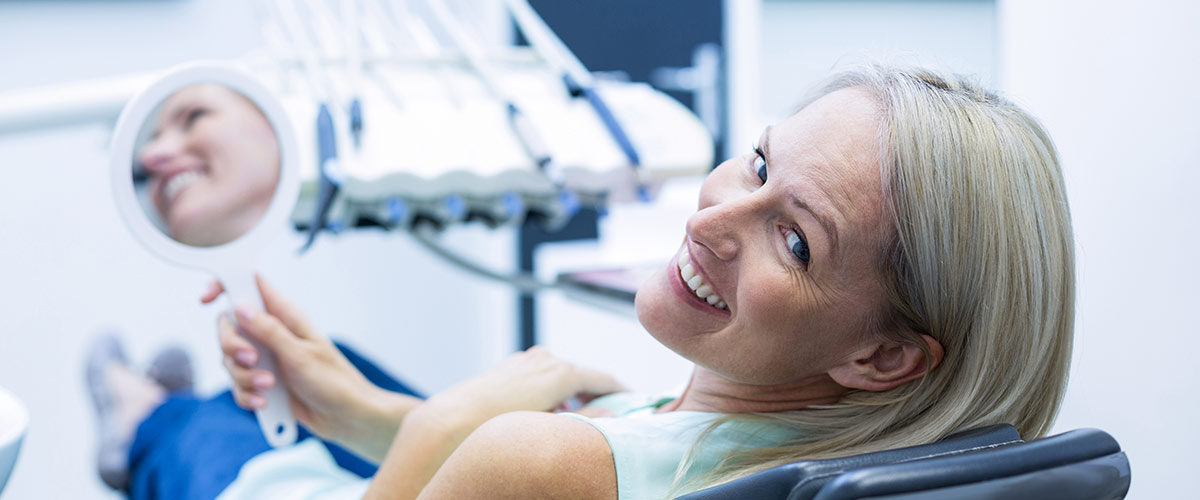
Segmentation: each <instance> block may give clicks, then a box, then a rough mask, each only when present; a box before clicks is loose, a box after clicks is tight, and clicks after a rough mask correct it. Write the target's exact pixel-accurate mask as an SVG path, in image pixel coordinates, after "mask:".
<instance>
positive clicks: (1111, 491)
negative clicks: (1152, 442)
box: [814, 429, 1130, 500]
mask: <svg viewBox="0 0 1200 500" xmlns="http://www.w3.org/2000/svg"><path fill="white" fill-rule="evenodd" d="M1129 482H1130V471H1129V461H1128V459H1127V458H1126V456H1125V454H1124V453H1122V452H1121V447H1120V445H1118V444H1117V441H1116V440H1114V439H1113V438H1112V436H1109V435H1108V434H1107V433H1105V432H1103V431H1099V430H1096V429H1081V430H1075V431H1070V432H1066V433H1063V434H1059V435H1057V436H1052V437H1048V438H1045V439H1040V440H1037V441H1031V442H1027V443H1018V444H1012V445H1008V446H1002V447H998V448H993V449H987V450H979V451H973V452H968V453H962V454H956V455H948V456H944V457H937V458H930V459H926V460H920V461H915V462H905V463H894V464H888V465H878V466H872V467H867V468H862V469H858V470H854V471H850V472H847V473H845V474H842V475H840V476H838V477H837V478H836V479H834V480H832V481H829V482H828V484H827V485H825V487H824V488H822V489H821V491H820V493H819V494H817V496H816V497H815V499H814V500H850V499H867V498H870V499H875V500H883V499H888V500H901V499H903V500H916V499H922V500H925V499H952V498H954V499H958V498H971V499H1002V498H1003V499H1018V500H1041V499H1068V500H1069V499H1089V500H1091V499H1121V498H1125V493H1126V492H1128V491H1129Z"/></svg>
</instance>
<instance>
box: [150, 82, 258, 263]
mask: <svg viewBox="0 0 1200 500" xmlns="http://www.w3.org/2000/svg"><path fill="white" fill-rule="evenodd" d="M138 160H139V161H140V162H141V164H142V167H143V168H144V169H145V171H146V173H147V175H148V176H149V179H150V181H149V182H150V184H149V189H150V193H151V196H152V197H153V201H154V206H155V208H156V209H157V210H158V213H159V215H161V216H162V219H163V221H165V222H166V225H167V230H168V231H169V232H170V234H171V237H172V238H174V239H176V240H178V241H180V242H183V243H185V244H188V245H194V246H214V245H221V244H224V243H228V242H230V241H233V240H234V239H236V238H237V237H239V236H241V235H243V234H245V233H246V232H247V231H249V230H250V228H252V227H254V225H255V224H256V223H257V222H258V221H259V219H261V218H262V216H263V215H264V214H265V213H266V211H267V207H268V206H270V203H271V197H272V195H273V194H274V193H275V186H276V184H277V183H278V181H279V144H278V141H277V140H276V137H275V131H274V129H273V128H272V127H271V124H270V123H269V122H268V121H267V119H266V117H265V116H264V115H263V114H262V112H261V111H260V110H259V109H258V107H257V106H255V105H254V104H253V103H251V102H250V100H248V99H247V98H245V97H244V96H242V95H241V94H238V93H237V92H234V91H232V90H230V89H228V88H226V87H223V86H221V85H216V84H207V85H194V86H191V87H187V88H185V89H183V90H180V91H179V92H176V93H175V94H173V95H172V96H171V97H169V98H168V99H167V100H166V102H164V103H163V106H162V111H161V114H160V115H159V117H158V123H157V125H156V127H155V132H154V134H153V136H152V137H151V139H150V141H149V142H147V143H146V144H145V146H143V147H142V149H141V151H140V152H139V154H138Z"/></svg>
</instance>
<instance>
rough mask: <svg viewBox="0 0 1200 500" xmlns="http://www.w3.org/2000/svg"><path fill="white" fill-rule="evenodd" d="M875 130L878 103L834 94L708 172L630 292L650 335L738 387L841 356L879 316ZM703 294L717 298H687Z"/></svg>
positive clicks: (799, 374) (804, 371)
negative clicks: (673, 236) (651, 270)
mask: <svg viewBox="0 0 1200 500" xmlns="http://www.w3.org/2000/svg"><path fill="white" fill-rule="evenodd" d="M878 130H879V114H878V110H877V108H876V106H875V105H874V102H873V101H872V100H871V99H870V98H868V97H867V96H866V95H865V94H864V93H862V92H860V91H858V90H855V89H849V90H841V91H837V92H834V93H832V94H829V95H827V96H825V97H822V98H821V99H818V100H817V101H815V102H813V103H812V104H810V105H808V106H807V107H805V108H804V109H803V110H801V111H800V112H799V113H797V114H796V115H795V116H793V117H791V118H789V119H788V120H786V121H784V122H783V123H780V124H778V125H776V126H774V127H772V128H769V129H768V130H767V131H766V132H765V133H764V134H763V136H762V138H761V139H760V140H759V143H758V148H757V149H758V152H756V153H753V154H749V155H746V156H742V157H738V158H733V159H730V160H728V161H726V162H724V163H722V164H721V165H720V166H718V167H717V168H716V169H715V170H714V171H713V172H712V173H711V174H709V176H708V178H707V179H706V180H705V182H704V185H703V187H702V188H701V190H700V206H699V210H698V211H697V212H696V213H695V214H693V215H692V216H691V217H690V218H689V219H688V222H687V238H686V239H685V241H684V244H683V246H682V249H681V250H680V254H679V255H677V256H676V260H674V261H672V262H671V263H670V264H669V265H668V266H667V267H666V268H665V269H663V270H661V271H659V272H658V273H656V274H655V276H654V277H653V278H651V279H650V280H649V281H648V282H647V283H646V284H645V285H644V286H643V287H642V289H641V290H639V291H638V295H637V311H638V318H639V319H640V320H641V322H642V323H643V325H645V326H646V328H647V330H648V331H649V332H650V333H651V334H652V335H654V336H655V338H657V339H658V340H659V341H660V342H662V343H663V344H665V345H666V346H668V347H670V348H671V349H673V350H675V351H676V352H678V353H680V354H681V355H683V356H684V357H686V358H688V359H690V360H692V361H693V362H695V363H697V364H698V365H700V366H702V367H705V368H707V369H709V370H712V371H714V372H717V373H720V374H722V375H724V376H725V377H727V378H729V379H731V380H734V381H737V382H742V383H748V384H755V385H767V384H779V383H786V382H791V381H796V380H800V379H804V378H806V377H811V376H815V375H820V374H822V373H824V372H826V371H827V370H829V369H830V368H832V367H834V366H836V365H838V364H841V363H845V362H846V361H848V359H847V358H848V357H849V356H851V355H852V352H853V351H855V350H856V349H859V348H861V347H862V346H864V345H866V343H868V342H869V341H870V339H869V336H868V335H867V332H868V325H870V324H871V322H872V319H873V318H874V317H875V313H877V312H879V311H883V310H884V308H885V307H887V305H886V304H887V300H886V296H885V293H884V289H883V286H882V284H881V281H882V272H881V270H880V265H879V263H880V259H881V258H882V252H881V250H882V248H883V245H884V242H885V235H886V234H888V233H886V232H885V231H887V230H885V228H886V227H887V226H885V225H884V224H883V221H884V219H883V214H884V212H883V210H882V207H883V195H882V184H881V182H882V181H881V177H880V171H879V161H878V146H877V144H878V141H877V138H878V135H877V134H878ZM760 153H761V154H760ZM681 267H686V268H688V269H682V270H681ZM681 274H682V276H681ZM685 277H687V278H688V280H689V281H690V283H688V282H685ZM705 287H707V288H705ZM694 290H696V291H694ZM709 294H715V296H716V297H719V299H713V300H706V299H700V298H699V297H697V295H709ZM709 302H715V305H710V303H709ZM722 306H723V307H722Z"/></svg>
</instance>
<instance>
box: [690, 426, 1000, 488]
mask: <svg viewBox="0 0 1200 500" xmlns="http://www.w3.org/2000/svg"><path fill="white" fill-rule="evenodd" d="M1019 442H1021V436H1020V434H1019V433H1017V430H1016V429H1015V428H1014V427H1013V426H1011V425H1008V424H997V425H990V426H987V427H980V428H978V429H972V430H968V431H963V432H960V433H957V434H953V435H951V436H948V437H946V438H945V439H943V440H941V441H938V442H936V443H930V444H925V445H920V446H910V447H906V448H897V449H894V450H885V451H880V452H875V453H866V454H862V455H855V456H850V457H843V458H833V459H826V460H807V461H803V462H796V463H792V464H788V465H782V466H779V467H775V468H773V469H769V470H765V471H762V472H759V473H757V474H754V475H751V476H748V477H744V478H741V479H738V480H735V481H730V482H728V483H725V484H721V485H717V486H714V487H712V488H708V489H704V490H701V491H697V492H694V493H690V494H688V495H684V496H682V497H679V498H678V499H677V500H741V499H747V498H754V499H778V500H783V499H785V498H786V499H788V500H808V499H811V498H813V497H814V496H815V495H816V494H817V492H819V491H820V490H821V488H822V487H823V486H825V484H826V483H828V482H829V481H830V480H832V479H833V478H835V477H837V476H838V475H839V474H842V473H844V472H846V471H850V470H854V469H860V468H863V467H870V466H874V465H883V464H891V463H897V462H906V461H911V460H921V459H927V458H933V457H941V456H947V455H954V454H961V453H966V452H969V451H976V450H982V449H989V448H994V447H997V446H1003V445H1008V444H1013V443H1019Z"/></svg>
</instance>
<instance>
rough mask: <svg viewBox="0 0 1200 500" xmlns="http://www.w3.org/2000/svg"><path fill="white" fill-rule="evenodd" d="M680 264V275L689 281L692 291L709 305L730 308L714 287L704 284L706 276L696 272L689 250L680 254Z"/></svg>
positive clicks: (686, 281)
mask: <svg viewBox="0 0 1200 500" xmlns="http://www.w3.org/2000/svg"><path fill="white" fill-rule="evenodd" d="M678 264H679V277H681V278H683V281H684V282H685V283H687V286H688V288H691V289H692V292H693V293H695V294H696V296H697V297H700V298H702V299H704V300H705V301H706V302H708V303H709V305H711V306H713V307H715V308H717V309H722V310H728V309H729V306H728V305H727V304H725V301H724V300H721V297H718V296H717V294H715V293H713V289H712V287H711V286H709V285H706V284H704V277H702V276H700V275H699V274H697V273H696V269H695V268H693V267H692V262H691V260H690V259H689V256H688V253H687V250H684V251H683V253H681V254H679V262H678Z"/></svg>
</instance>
